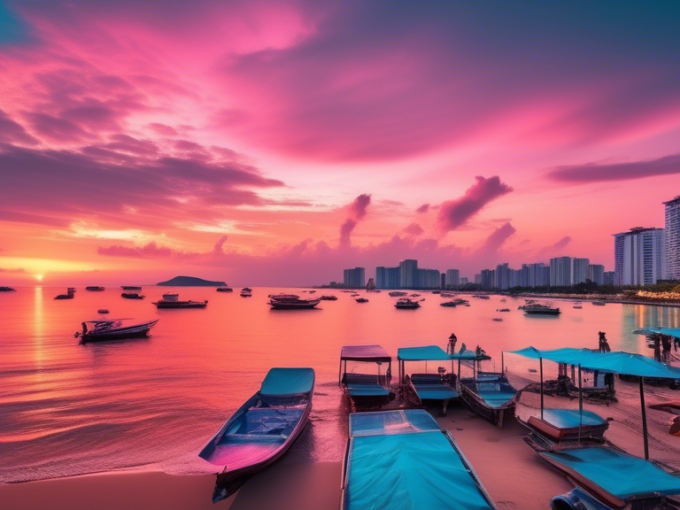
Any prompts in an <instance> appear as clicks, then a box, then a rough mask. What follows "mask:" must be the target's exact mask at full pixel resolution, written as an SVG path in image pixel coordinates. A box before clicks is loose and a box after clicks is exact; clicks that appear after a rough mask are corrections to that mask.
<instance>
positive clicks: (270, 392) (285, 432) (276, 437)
mask: <svg viewBox="0 0 680 510" xmlns="http://www.w3.org/2000/svg"><path fill="white" fill-rule="evenodd" d="M313 392H314V370H312V369H311V368H272V369H271V370H270V371H269V373H268V374H267V376H266V377H265V379H264V381H263V382H262V386H261V387H260V391H258V392H257V393H255V395H253V396H252V397H250V398H249V399H248V400H247V401H246V402H245V404H243V405H242V406H241V408H240V409H239V410H238V411H236V412H235V413H234V414H233V415H232V416H231V418H229V419H228V420H227V421H226V423H225V424H224V425H223V426H222V428H220V430H219V431H218V432H217V434H216V435H215V436H214V437H213V438H212V439H211V440H210V441H209V442H208V444H207V445H206V446H205V447H204V448H203V450H201V452H200V453H199V454H198V455H199V457H201V458H202V459H205V460H207V461H208V462H210V463H211V464H215V465H217V466H224V469H223V471H222V472H221V473H219V474H218V475H217V483H216V485H215V490H214V492H213V502H217V501H220V500H222V499H225V498H227V497H229V496H230V495H232V494H233V493H234V492H236V491H237V490H238V489H239V487H241V485H243V484H244V483H245V481H246V480H247V479H248V478H250V477H251V476H253V475H254V474H256V473H258V472H260V471H262V470H263V469H265V468H267V467H269V466H271V465H272V464H273V463H275V462H276V461H277V460H279V459H280V458H281V457H283V455H285V454H286V452H287V451H288V450H289V449H290V447H291V446H292V445H293V443H294V442H295V440H296V439H297V438H298V437H299V436H300V434H301V433H302V431H303V430H304V428H305V425H307V422H308V420H309V413H310V412H311V410H312V394H313Z"/></svg>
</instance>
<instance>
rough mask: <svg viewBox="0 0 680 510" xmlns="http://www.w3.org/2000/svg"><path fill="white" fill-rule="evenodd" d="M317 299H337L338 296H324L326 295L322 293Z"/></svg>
mask: <svg viewBox="0 0 680 510" xmlns="http://www.w3.org/2000/svg"><path fill="white" fill-rule="evenodd" d="M319 299H321V301H337V300H338V296H326V295H323V296H321V298H319Z"/></svg>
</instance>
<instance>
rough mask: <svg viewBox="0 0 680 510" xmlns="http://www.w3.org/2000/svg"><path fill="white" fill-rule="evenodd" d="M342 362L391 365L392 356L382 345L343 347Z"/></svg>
mask: <svg viewBox="0 0 680 510" xmlns="http://www.w3.org/2000/svg"><path fill="white" fill-rule="evenodd" d="M340 360H342V361H365V362H375V363H378V362H381V363H382V362H385V363H389V362H390V361H392V356H390V355H389V354H388V353H387V351H386V350H385V349H383V348H382V347H381V346H380V345H343V347H342V351H341V353H340Z"/></svg>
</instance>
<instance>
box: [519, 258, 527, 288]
mask: <svg viewBox="0 0 680 510" xmlns="http://www.w3.org/2000/svg"><path fill="white" fill-rule="evenodd" d="M528 286H529V266H528V265H526V264H522V269H520V270H518V271H517V285H516V287H525V288H526V287H528Z"/></svg>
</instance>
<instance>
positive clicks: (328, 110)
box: [0, 0, 680, 286]
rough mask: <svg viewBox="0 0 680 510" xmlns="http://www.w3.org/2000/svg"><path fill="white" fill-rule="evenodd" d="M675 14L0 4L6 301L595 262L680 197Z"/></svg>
mask: <svg viewBox="0 0 680 510" xmlns="http://www.w3.org/2000/svg"><path fill="white" fill-rule="evenodd" d="M679 21H680V5H678V3H676V2H658V3H655V4H654V6H653V7H650V6H649V5H648V4H647V5H646V4H644V3H629V2H609V1H602V2H596V3H593V2H579V1H577V2H448V1H443V0H442V1H432V2H412V1H398V0H393V1H385V2H381V1H377V0H373V1H370V2H366V1H353V0H350V1H343V2H308V1H287V0H286V1H284V0H282V1H275V0H272V1H263V2H236V1H231V2H214V1H199V0H194V1H192V2H179V1H177V2H156V1H144V0H139V1H136V2H121V1H119V0H110V1H109V0H103V1H97V2H86V1H75V0H70V1H59V0H20V1H12V0H9V1H8V0H0V285H2V284H18V285H21V284H25V285H33V284H36V283H42V284H54V285H66V284H73V285H75V284H113V283H129V284H134V283H145V284H146V283H153V282H156V281H159V280H164V279H167V278H170V277H172V276H175V275H177V274H185V275H193V276H199V277H204V278H210V279H217V280H224V281H226V282H228V283H229V284H232V285H272V286H292V285H311V284H320V283H324V282H329V281H331V280H339V279H341V278H342V269H343V268H346V267H354V266H362V267H366V268H367V276H373V274H374V270H375V269H374V268H375V266H378V265H384V266H394V265H396V264H397V263H398V262H399V261H400V260H402V259H404V258H416V259H418V260H419V262H420V266H421V267H427V268H436V269H440V270H446V269H450V268H457V269H460V270H461V272H462V275H463V276H468V277H470V278H471V277H472V276H473V275H474V273H476V272H478V271H479V270H480V269H482V268H486V267H495V265H496V264H498V263H501V262H509V263H510V264H511V266H514V267H518V266H519V265H521V264H522V263H531V262H540V261H544V262H545V261H547V260H548V259H549V258H550V257H554V256H578V257H588V258H590V260H591V263H601V264H604V265H605V266H606V268H607V269H613V267H612V265H613V251H614V250H613V238H612V234H614V233H617V232H622V231H626V230H628V229H630V228H632V227H635V226H645V227H650V226H651V227H663V221H664V220H663V205H662V202H663V201H666V200H670V199H672V198H673V197H675V196H677V195H680V175H679V174H680V143H679V142H680V86H679V83H680V59H678V53H679V52H680V30H678V29H677V27H678V22H679Z"/></svg>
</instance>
